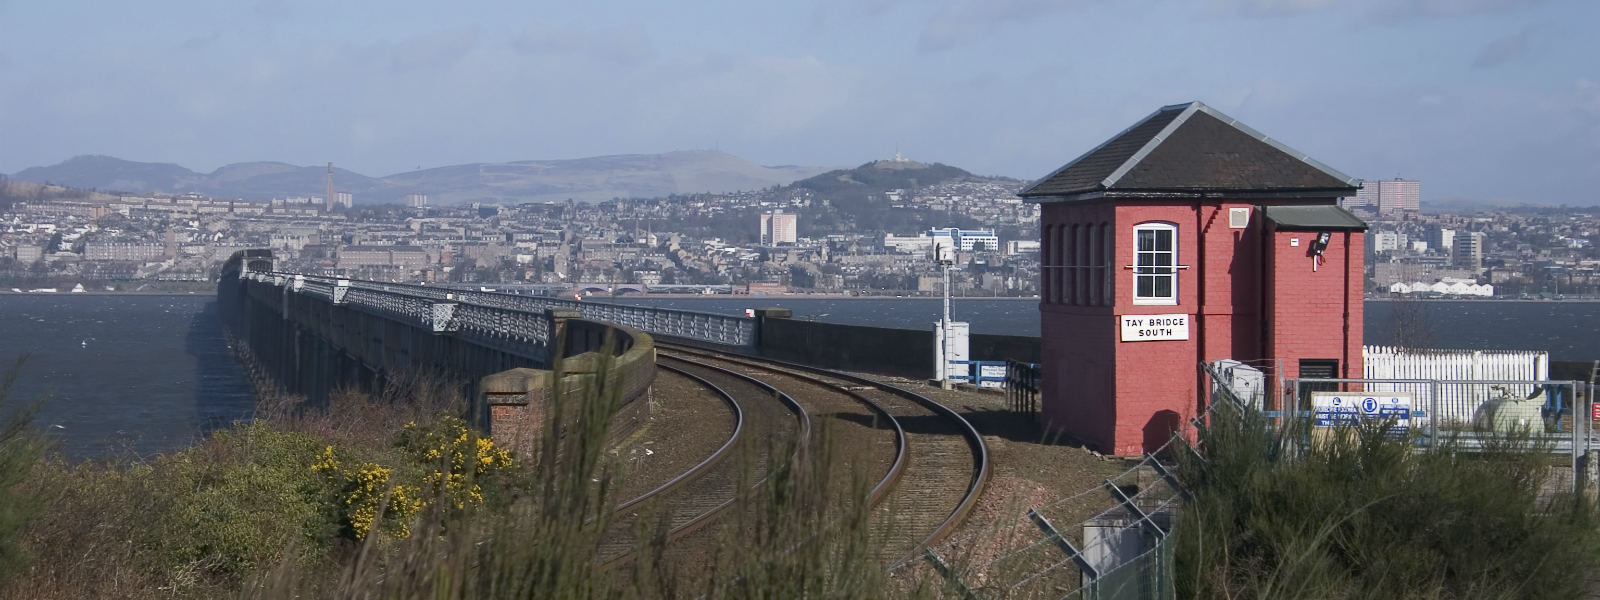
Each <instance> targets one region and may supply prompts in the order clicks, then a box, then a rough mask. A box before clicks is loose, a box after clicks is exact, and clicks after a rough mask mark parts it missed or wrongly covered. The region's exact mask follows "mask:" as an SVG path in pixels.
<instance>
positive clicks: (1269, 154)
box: [1020, 102, 1359, 198]
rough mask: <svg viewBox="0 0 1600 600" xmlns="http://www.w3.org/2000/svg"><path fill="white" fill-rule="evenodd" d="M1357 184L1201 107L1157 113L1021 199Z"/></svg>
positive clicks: (1340, 190)
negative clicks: (1097, 194)
mask: <svg viewBox="0 0 1600 600" xmlns="http://www.w3.org/2000/svg"><path fill="white" fill-rule="evenodd" d="M1358 184H1359V180H1357V179H1355V178H1353V177H1350V176H1348V175H1345V174H1343V173H1340V172H1338V171H1337V170H1334V169H1333V168H1331V167H1328V166H1327V165H1324V164H1322V163H1320V162H1317V161H1315V160H1313V159H1311V158H1310V157H1308V156H1306V155H1305V154H1303V153H1300V152H1297V151H1295V150H1294V149H1292V148H1289V147H1288V146H1284V145H1283V144H1281V143H1279V142H1277V141H1275V140H1273V139H1271V138H1269V137H1267V136H1265V135H1262V134H1261V133H1260V132H1257V131H1255V130H1254V129H1251V128H1249V127H1248V126H1246V125H1244V124H1242V123H1240V122H1238V121H1237V120H1235V119H1233V118H1231V117H1228V116H1227V115H1224V114H1222V113H1220V112H1218V111H1216V110H1215V109H1212V108H1211V107H1209V106H1206V105H1205V104H1202V103H1199V102H1191V103H1188V104H1175V105H1172V106H1166V107H1162V108H1161V109H1160V110H1157V111H1156V112H1154V113H1152V114H1151V115H1150V116H1149V117H1146V118H1145V119H1144V120H1143V121H1140V122H1138V123H1136V124H1134V126H1133V127H1130V128H1128V129H1127V130H1124V131H1123V132H1122V133H1120V134H1118V135H1117V136H1115V137H1113V138H1111V139H1110V140H1108V141H1106V142H1105V143H1103V144H1101V145H1100V146H1099V147H1097V148H1095V149H1094V150H1090V151H1089V152H1088V153H1087V154H1084V155H1083V156H1080V157H1078V158H1077V159H1076V160H1074V161H1072V162H1070V163H1067V164H1066V166H1063V167H1061V168H1060V169H1057V170H1056V171H1055V172H1053V173H1051V174H1050V175H1047V176H1045V177H1044V178H1042V179H1040V180H1039V181H1036V182H1034V183H1033V184H1031V185H1029V186H1028V187H1026V188H1025V189H1023V191H1022V192H1021V194H1020V195H1021V196H1023V197H1046V196H1056V197H1067V198H1070V197H1073V196H1080V195H1086V194H1096V193H1105V194H1107V195H1127V196H1133V197H1137V196H1138V195H1140V194H1141V193H1150V194H1155V195H1170V194H1173V193H1180V194H1183V193H1188V194H1218V193H1229V192H1237V193H1252V194H1260V193H1270V192H1296V193H1302V194H1303V193H1308V192H1310V193H1318V194H1319V195H1321V193H1323V192H1326V195H1327V196H1328V197H1337V196H1346V195H1351V194H1354V193H1355V187H1356V185H1358Z"/></svg>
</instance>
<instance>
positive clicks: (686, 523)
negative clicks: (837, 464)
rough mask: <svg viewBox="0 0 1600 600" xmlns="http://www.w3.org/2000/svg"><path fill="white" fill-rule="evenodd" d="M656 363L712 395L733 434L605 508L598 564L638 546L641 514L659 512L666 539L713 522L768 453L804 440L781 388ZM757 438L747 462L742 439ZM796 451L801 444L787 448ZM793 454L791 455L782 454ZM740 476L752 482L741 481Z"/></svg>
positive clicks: (763, 468) (794, 408) (804, 426)
mask: <svg viewBox="0 0 1600 600" xmlns="http://www.w3.org/2000/svg"><path fill="white" fill-rule="evenodd" d="M660 358H663V359H666V360H665V361H662V362H658V363H657V366H658V367H659V368H661V369H663V370H667V371H671V372H673V373H677V374H680V375H683V376H685V377H688V378H690V379H693V380H695V381H697V382H699V383H700V384H701V385H703V386H706V387H707V388H709V389H711V390H712V391H713V392H714V393H715V394H717V395H718V396H720V397H721V398H722V399H723V401H724V402H725V403H726V404H727V406H728V407H729V408H730V410H731V411H732V412H733V414H734V416H735V419H734V423H735V424H734V427H733V433H732V434H731V435H729V436H728V439H727V441H725V442H724V443H723V444H722V446H721V447H719V448H718V449H717V450H716V451H715V452H714V453H712V454H711V455H710V456H708V457H706V459H705V460H703V461H701V462H700V463H699V464H697V465H695V466H694V467H693V468H691V469H689V470H688V471H685V472H684V473H683V474H681V475H678V476H677V477H674V478H673V479H671V480H670V481H667V482H666V483H664V484H662V485H661V486H659V487H657V488H655V489H653V490H651V491H649V492H646V493H644V494H642V495H640V496H638V497H635V498H633V499H630V500H627V501H625V502H623V503H621V504H619V505H617V509H616V510H615V511H614V512H613V517H612V521H611V523H610V525H609V527H607V529H606V533H605V534H604V537H603V538H602V541H601V543H600V547H599V549H598V559H599V563H600V564H601V565H602V566H608V565H613V564H617V563H621V562H625V561H626V560H627V559H628V558H629V557H631V556H632V554H633V552H634V549H635V548H637V547H638V541H637V540H636V539H635V536H634V533H635V532H636V531H637V530H638V528H639V523H640V520H641V519H654V518H657V517H659V518H661V519H663V520H664V522H665V526H666V527H667V539H668V540H669V541H674V540H677V539H680V538H682V537H684V536H687V535H689V534H691V533H693V532H695V531H697V530H699V529H700V528H701V527H703V526H705V525H706V524H708V523H710V522H711V521H713V520H714V519H715V518H716V517H717V516H718V515H720V514H722V513H723V512H724V511H726V510H728V509H729V508H730V507H732V506H734V505H735V504H736V503H737V501H738V500H739V498H740V497H742V496H743V495H744V494H746V493H749V492H750V491H752V490H754V489H757V488H758V487H759V486H761V485H764V484H765V483H766V480H767V465H768V464H769V463H770V458H771V455H770V453H771V452H772V451H773V450H774V449H778V448H782V447H784V446H785V444H783V442H784V441H786V440H794V439H806V438H809V437H810V435H811V422H810V417H809V416H808V415H807V414H806V412H805V410H804V409H803V408H802V407H801V406H800V405H799V404H798V403H796V402H795V401H794V399H793V398H790V397H789V396H787V395H786V394H783V393H782V392H780V391H778V390H777V389H775V388H773V387H772V386H770V385H767V384H765V383H763V382H761V381H759V380H756V379H754V378H751V377H747V376H744V375H740V374H738V373H736V372H733V371H730V370H727V369H722V368H719V367H715V366H711V365H706V364H701V363H697V362H695V361H690V360H684V359H681V358H674V357H670V356H662V357H660ZM747 437H748V438H753V439H754V440H757V441H756V442H754V443H751V444H749V445H748V447H749V448H750V449H751V450H752V451H753V455H752V456H749V457H748V458H749V459H750V460H739V459H740V458H747V457H745V456H741V452H740V451H739V448H741V447H742V446H743V445H742V444H740V441H741V439H743V438H747ZM792 447H793V448H794V452H795V453H797V454H798V453H799V452H802V451H803V450H804V448H805V445H804V444H794V445H793V446H792ZM790 458H794V457H790ZM743 482H753V483H750V484H749V485H742V483H743Z"/></svg>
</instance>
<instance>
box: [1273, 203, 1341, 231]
mask: <svg viewBox="0 0 1600 600" xmlns="http://www.w3.org/2000/svg"><path fill="white" fill-rule="evenodd" d="M1261 216H1262V217H1265V218H1266V219H1267V220H1268V221H1271V222H1272V224H1273V226H1274V228H1276V229H1277V230H1278V231H1366V230H1367V223H1366V221H1362V220H1361V218H1360V217H1357V216H1355V215H1353V214H1350V211H1347V210H1345V209H1344V208H1343V207H1339V206H1334V205H1332V204H1311V205H1289V206H1263V207H1261Z"/></svg>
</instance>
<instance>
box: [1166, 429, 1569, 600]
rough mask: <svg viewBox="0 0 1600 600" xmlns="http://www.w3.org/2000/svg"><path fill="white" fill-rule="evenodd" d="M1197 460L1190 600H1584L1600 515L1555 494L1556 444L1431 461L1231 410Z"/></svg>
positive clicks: (1187, 565) (1187, 540)
mask: <svg viewBox="0 0 1600 600" xmlns="http://www.w3.org/2000/svg"><path fill="white" fill-rule="evenodd" d="M1198 442H1199V447H1200V448H1201V449H1203V454H1204V458H1203V459H1201V458H1199V457H1198V455H1194V454H1187V453H1186V454H1185V455H1184V456H1183V457H1182V460H1181V463H1182V467H1181V468H1182V472H1183V474H1182V478H1183V480H1184V481H1185V483H1186V484H1188V485H1189V486H1190V488H1191V490H1192V492H1193V494H1194V499H1193V501H1192V502H1190V503H1188V504H1187V505H1186V506H1185V507H1184V508H1183V511H1182V513H1181V515H1180V517H1179V525H1178V526H1177V528H1176V531H1177V536H1178V538H1177V544H1178V545H1177V565H1178V566H1177V571H1178V572H1177V573H1176V575H1177V581H1178V586H1179V587H1178V595H1179V597H1185V598H1533V597H1539V598H1577V597H1586V594H1587V593H1588V592H1589V590H1588V584H1587V581H1586V578H1587V573H1589V572H1590V571H1591V570H1592V569H1593V567H1594V566H1595V562H1596V561H1595V557H1594V554H1593V552H1592V551H1591V548H1592V545H1593V542H1594V540H1595V521H1594V519H1593V516H1592V515H1591V512H1590V511H1589V510H1588V509H1587V508H1586V505H1585V503H1583V502H1581V501H1580V500H1579V499H1575V498H1572V497H1571V495H1570V494H1558V495H1556V496H1555V498H1554V499H1553V500H1546V501H1543V502H1541V500H1540V493H1539V491H1540V486H1541V484H1542V483H1544V481H1545V479H1546V478H1547V477H1548V476H1549V471H1550V466H1549V465H1550V458H1549V457H1550V455H1549V453H1548V452H1547V449H1544V448H1538V447H1535V446H1533V445H1532V444H1529V443H1526V442H1527V440H1526V438H1525V437H1524V438H1522V439H1521V440H1518V439H1516V438H1511V439H1505V438H1502V439H1498V440H1494V443H1491V444H1490V447H1489V448H1487V449H1486V450H1483V451H1474V452H1464V451H1456V450H1462V449H1461V448H1446V449H1444V450H1441V451H1434V452H1418V451H1416V446H1415V444H1414V440H1413V439H1408V438H1403V437H1396V436H1393V435H1390V434H1388V433H1387V432H1385V431H1384V430H1383V428H1382V427H1380V426H1367V427H1352V428H1343V429H1335V430H1331V431H1330V430H1326V429H1324V430H1320V431H1313V430H1312V429H1311V428H1310V427H1309V426H1308V424H1306V423H1303V422H1302V423H1293V424H1291V425H1290V426H1289V427H1287V428H1285V429H1278V430H1274V429H1272V428H1269V427H1268V426H1267V423H1266V421H1265V420H1264V419H1263V418H1261V417H1260V416H1259V415H1257V414H1256V413H1254V412H1251V411H1238V410H1234V409H1231V408H1228V405H1223V404H1219V405H1218V409H1217V410H1214V411H1213V412H1212V413H1211V421H1210V424H1209V425H1208V426H1206V427H1203V428H1202V429H1201V431H1200V434H1199V439H1198Z"/></svg>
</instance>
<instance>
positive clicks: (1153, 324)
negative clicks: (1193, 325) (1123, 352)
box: [1117, 314, 1189, 342]
mask: <svg viewBox="0 0 1600 600" xmlns="http://www.w3.org/2000/svg"><path fill="white" fill-rule="evenodd" d="M1117 320H1118V321H1119V322H1120V323H1122V341H1124V342H1153V341H1159V340H1187V339H1189V315H1185V314H1176V315H1120V316H1118V317H1117Z"/></svg>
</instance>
